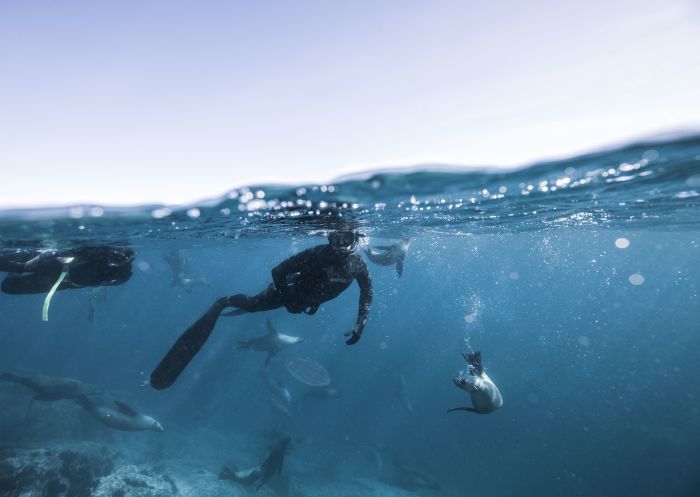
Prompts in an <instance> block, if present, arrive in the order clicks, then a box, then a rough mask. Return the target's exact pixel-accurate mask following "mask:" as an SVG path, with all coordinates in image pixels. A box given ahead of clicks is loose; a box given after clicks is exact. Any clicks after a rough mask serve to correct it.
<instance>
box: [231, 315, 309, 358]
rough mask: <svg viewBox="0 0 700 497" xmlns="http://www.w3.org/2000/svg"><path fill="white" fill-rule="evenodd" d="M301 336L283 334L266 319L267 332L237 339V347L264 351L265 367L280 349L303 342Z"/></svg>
mask: <svg viewBox="0 0 700 497" xmlns="http://www.w3.org/2000/svg"><path fill="white" fill-rule="evenodd" d="M303 341H304V339H303V338H302V337H295V336H292V335H285V334H284V333H280V332H278V331H277V330H276V329H275V327H274V326H273V325H272V321H270V320H269V319H268V320H267V334H265V335H262V336H258V337H255V338H251V339H250V340H239V341H238V347H237V348H239V349H250V350H254V351H256V352H266V353H267V357H266V358H265V367H267V365H268V364H270V360H271V359H272V358H273V357H274V356H276V355H277V354H278V353H279V352H281V351H282V350H284V349H286V348H288V347H291V346H292V345H296V344H298V343H301V342H303Z"/></svg>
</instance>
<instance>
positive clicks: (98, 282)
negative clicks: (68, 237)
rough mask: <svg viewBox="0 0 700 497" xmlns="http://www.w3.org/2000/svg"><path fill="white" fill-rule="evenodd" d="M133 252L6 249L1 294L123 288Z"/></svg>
mask: <svg viewBox="0 0 700 497" xmlns="http://www.w3.org/2000/svg"><path fill="white" fill-rule="evenodd" d="M133 259H134V251H133V250H131V249H129V248H120V247H109V246H85V247H77V248H73V249H64V250H56V249H48V250H36V249H5V250H2V251H0V271H2V272H6V273H8V275H7V276H6V277H5V279H4V280H3V282H2V291H3V292H5V293H10V294H31V293H46V292H48V291H49V290H51V288H52V287H53V286H54V285H55V284H56V282H57V281H58V280H59V278H61V275H62V274H63V273H65V275H64V276H63V278H62V279H61V282H60V284H59V285H58V287H57V288H56V290H67V289H71V288H85V287H96V286H111V285H121V284H122V283H125V282H126V281H127V280H128V279H129V278H130V277H131V271H132V267H131V262H132V261H133Z"/></svg>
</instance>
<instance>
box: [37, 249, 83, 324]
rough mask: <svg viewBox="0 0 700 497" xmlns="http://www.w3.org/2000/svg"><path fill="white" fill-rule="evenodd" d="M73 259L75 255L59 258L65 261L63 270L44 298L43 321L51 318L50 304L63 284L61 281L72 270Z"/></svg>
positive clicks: (62, 261)
mask: <svg viewBox="0 0 700 497" xmlns="http://www.w3.org/2000/svg"><path fill="white" fill-rule="evenodd" d="M73 259H75V257H59V258H58V260H59V261H60V262H61V263H63V270H62V271H61V274H60V276H59V277H58V279H57V280H56V283H54V284H53V286H52V287H51V290H49V293H48V294H46V298H45V299H44V307H43V308H42V309H41V320H42V321H45V322H46V321H48V320H49V306H50V305H51V299H52V298H53V295H54V293H56V290H58V287H59V286H61V283H63V280H64V279H66V276H68V272H69V271H70V263H71V262H73Z"/></svg>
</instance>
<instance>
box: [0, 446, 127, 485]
mask: <svg viewBox="0 0 700 497" xmlns="http://www.w3.org/2000/svg"><path fill="white" fill-rule="evenodd" d="M113 460H114V455H113V454H112V453H111V452H110V451H109V450H108V449H107V448H105V447H97V446H92V445H80V446H78V447H72V448H70V449H63V448H53V449H22V448H5V449H2V450H0V495H12V496H15V495H16V496H22V497H34V496H36V497H40V496H41V497H43V496H52V497H63V496H65V497H68V496H70V497H90V496H91V495H92V490H93V489H94V488H95V486H96V485H97V482H98V481H99V478H100V477H102V476H104V475H107V474H109V473H110V472H111V471H112V468H113V464H114V463H113Z"/></svg>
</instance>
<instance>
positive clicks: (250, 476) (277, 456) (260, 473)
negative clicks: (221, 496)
mask: <svg viewBox="0 0 700 497" xmlns="http://www.w3.org/2000/svg"><path fill="white" fill-rule="evenodd" d="M291 441H292V439H291V438H290V437H284V438H283V439H282V440H280V441H279V442H278V443H277V444H276V445H275V446H274V447H273V449H272V451H271V452H270V455H268V456H267V458H266V459H265V460H264V461H263V462H262V463H260V464H259V465H257V466H255V467H252V468H249V469H242V470H239V471H232V470H230V469H229V468H227V467H226V466H224V468H223V469H222V470H221V472H220V473H219V480H229V481H232V482H236V483H241V484H243V485H255V490H260V487H262V486H263V485H264V484H265V483H267V481H268V480H269V479H270V478H272V477H273V476H274V475H276V474H279V473H281V472H282V464H283V463H284V454H285V453H286V451H287V447H288V446H289V442H291Z"/></svg>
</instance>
